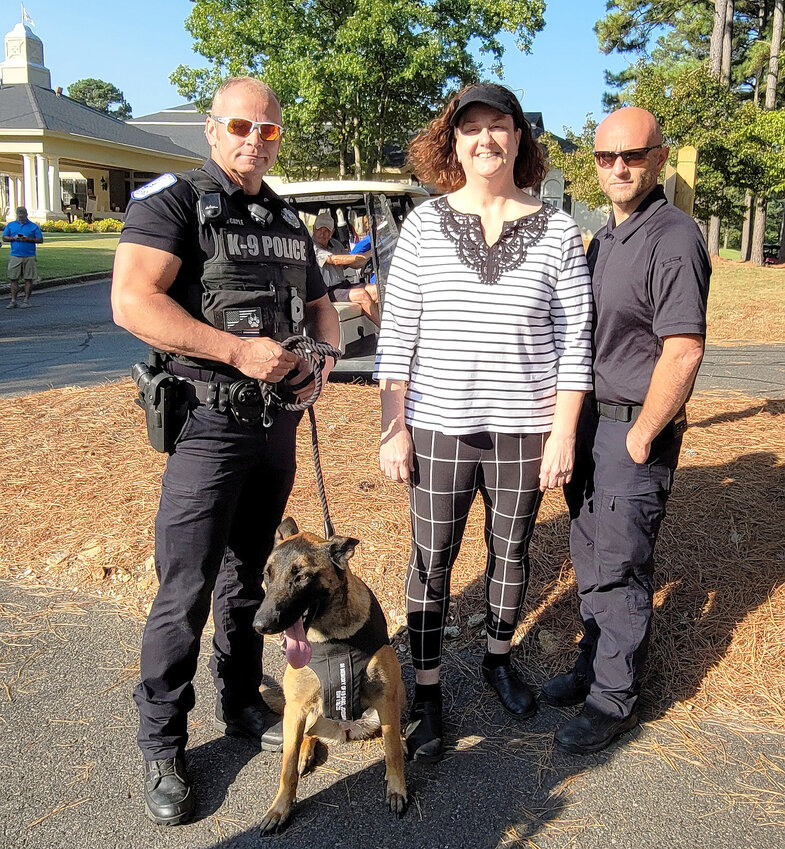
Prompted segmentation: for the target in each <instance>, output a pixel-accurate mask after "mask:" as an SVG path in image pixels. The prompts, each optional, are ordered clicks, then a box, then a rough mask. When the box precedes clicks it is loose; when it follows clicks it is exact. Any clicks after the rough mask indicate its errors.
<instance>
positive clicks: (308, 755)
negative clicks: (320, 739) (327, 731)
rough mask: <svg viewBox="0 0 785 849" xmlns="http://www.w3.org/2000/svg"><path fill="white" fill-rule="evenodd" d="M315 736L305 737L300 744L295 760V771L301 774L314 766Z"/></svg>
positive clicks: (309, 770)
mask: <svg viewBox="0 0 785 849" xmlns="http://www.w3.org/2000/svg"><path fill="white" fill-rule="evenodd" d="M316 743H317V740H316V737H305V738H304V739H303V742H302V745H301V746H300V756H299V758H298V760H297V772H298V774H299V775H301V776H303V775H306V774H307V773H309V772H311V771H312V770H313V768H314V767H315V766H316Z"/></svg>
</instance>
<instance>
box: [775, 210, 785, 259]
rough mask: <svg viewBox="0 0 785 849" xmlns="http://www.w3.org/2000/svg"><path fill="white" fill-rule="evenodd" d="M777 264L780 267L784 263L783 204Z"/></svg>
mask: <svg viewBox="0 0 785 849" xmlns="http://www.w3.org/2000/svg"><path fill="white" fill-rule="evenodd" d="M777 262H778V263H779V264H780V265H782V264H783V263H784V262H785V204H783V205H782V223H781V224H780V252H779V256H778V257H777Z"/></svg>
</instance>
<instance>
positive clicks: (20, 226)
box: [3, 206, 44, 310]
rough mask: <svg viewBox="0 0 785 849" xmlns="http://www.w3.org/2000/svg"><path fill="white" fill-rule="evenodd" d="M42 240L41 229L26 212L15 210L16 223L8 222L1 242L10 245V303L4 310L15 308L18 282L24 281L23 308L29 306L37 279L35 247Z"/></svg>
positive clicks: (22, 208) (24, 210)
mask: <svg viewBox="0 0 785 849" xmlns="http://www.w3.org/2000/svg"><path fill="white" fill-rule="evenodd" d="M43 240H44V235H43V233H42V232H41V228H40V227H39V226H38V225H37V224H36V223H35V222H33V221H30V219H29V218H28V217H27V210H26V209H25V208H24V207H23V206H20V207H18V208H17V210H16V221H9V222H8V224H6V225H5V230H3V241H4V242H10V243H11V258H10V259H9V260H8V282H9V283H10V284H11V302H10V303H9V304H8V306H7V307H6V309H9V310H12V309H14V307H15V306H16V294H17V292H18V291H19V281H20V280H24V284H25V299H24V300H23V301H22V306H23V307H29V306H30V292H31V291H32V290H33V280H35V279H36V278H37V277H38V269H37V266H36V261H35V251H36V247H35V246H36V245H40V244H41V242H43Z"/></svg>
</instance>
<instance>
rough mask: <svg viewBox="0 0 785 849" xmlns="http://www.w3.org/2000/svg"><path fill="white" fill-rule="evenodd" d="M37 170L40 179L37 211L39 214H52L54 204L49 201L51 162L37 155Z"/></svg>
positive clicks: (38, 181) (38, 180)
mask: <svg viewBox="0 0 785 849" xmlns="http://www.w3.org/2000/svg"><path fill="white" fill-rule="evenodd" d="M35 168H36V173H37V177H38V179H37V183H38V187H37V188H38V192H37V195H36V209H37V210H38V211H39V212H51V211H52V204H51V203H50V201H49V160H48V159H47V158H46V157H45V156H44V155H43V154H41V153H37V154H36V155H35Z"/></svg>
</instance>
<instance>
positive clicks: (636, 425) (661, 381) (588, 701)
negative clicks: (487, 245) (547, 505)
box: [542, 107, 711, 754]
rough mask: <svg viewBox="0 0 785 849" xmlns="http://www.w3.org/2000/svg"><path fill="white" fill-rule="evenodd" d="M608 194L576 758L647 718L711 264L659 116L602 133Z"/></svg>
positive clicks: (577, 558)
mask: <svg viewBox="0 0 785 849" xmlns="http://www.w3.org/2000/svg"><path fill="white" fill-rule="evenodd" d="M594 157H595V162H596V166H597V178H598V180H599V182H600V186H601V188H602V190H603V192H604V193H605V194H606V195H607V197H608V199H609V200H610V202H611V208H612V213H611V216H610V220H609V221H608V223H607V224H606V225H605V227H603V228H602V229H601V230H599V231H598V232H597V233H596V235H595V236H594V239H593V240H592V242H591V244H590V245H589V250H588V261H589V268H590V270H591V273H592V289H593V293H594V301H595V316H594V328H593V341H594V349H595V359H594V397H593V398H592V397H589V396H587V403H586V404H585V405H584V409H583V411H582V414H581V421H580V424H579V426H578V443H579V444H578V445H577V447H576V461H575V470H574V472H573V477H572V480H571V481H570V483H569V484H568V485H567V486H566V487H565V497H566V499H567V504H568V507H569V510H570V554H571V556H572V561H573V565H574V568H575V576H576V579H577V583H578V593H579V597H580V609H581V618H582V620H583V625H584V632H585V633H584V636H583V638H582V639H581V642H580V654H579V657H578V660H577V662H576V664H575V666H574V668H573V669H572V670H570V671H569V672H566V673H564V674H562V675H558V676H556V677H555V678H553V679H551V680H550V681H548V682H547V683H546V684H545V685H544V686H543V688H542V697H543V699H544V700H545V701H547V702H549V703H550V704H555V705H576V704H580V703H581V702H584V701H585V704H584V707H583V710H582V711H581V712H580V713H579V714H578V715H577V716H575V717H573V718H572V719H571V720H569V721H568V722H567V723H566V724H565V725H564V726H563V727H562V728H560V729H559V730H558V731H557V732H556V734H555V740H556V742H557V743H559V745H561V746H562V747H563V748H564V749H567V750H568V751H570V752H576V753H580V754H584V753H589V752H596V751H599V750H600V749H604V748H605V747H606V746H607V745H608V744H609V743H610V742H611V741H612V740H613V739H614V738H615V737H617V736H618V735H619V734H621V733H623V732H624V731H626V730H628V729H630V728H632V727H633V726H634V725H635V724H636V723H637V714H636V710H635V708H636V703H637V700H638V695H639V693H640V681H641V675H642V673H643V668H644V662H645V658H646V652H647V644H648V638H649V630H650V625H651V616H652V600H653V555H654V546H655V543H656V540H657V534H658V532H659V528H660V524H661V522H662V519H663V517H664V515H665V505H666V502H667V500H668V495H669V493H670V490H671V485H672V482H673V473H674V471H675V469H676V464H677V461H678V456H679V449H680V447H681V440H682V434H683V433H684V430H685V428H686V417H685V414H684V405H685V402H686V400H687V398H688V397H689V395H690V392H691V391H692V387H693V384H694V382H695V376H696V374H697V372H698V367H699V366H700V362H701V359H702V357H703V345H704V338H705V335H706V298H707V296H708V290H709V277H710V276H711V264H710V262H709V257H708V254H707V252H706V245H705V242H704V240H703V236H702V235H701V233H700V230H699V229H698V227H697V225H696V224H695V222H694V221H693V220H692V218H690V216H688V215H686V214H685V213H684V212H682V211H681V210H679V209H677V208H676V207H674V206H672V205H671V204H669V203H668V202H667V201H666V199H665V194H664V192H663V190H662V188H661V187H660V186H659V185H658V184H657V178H658V175H659V173H660V171H661V170H662V167H663V166H664V165H665V161H666V160H667V158H668V148H667V146H666V145H665V144H663V137H662V132H661V130H660V127H659V125H658V124H657V121H656V119H655V118H654V116H653V115H652V114H651V113H650V112H647V111H646V110H644V109H637V108H634V107H628V108H625V109H619V110H618V111H616V112H614V113H612V114H611V115H609V116H608V117H607V118H606V119H605V120H604V121H603V122H602V123H601V124H600V125H599V127H598V128H597V134H596V136H595V151H594Z"/></svg>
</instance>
